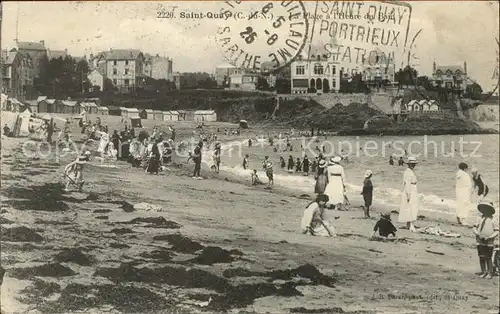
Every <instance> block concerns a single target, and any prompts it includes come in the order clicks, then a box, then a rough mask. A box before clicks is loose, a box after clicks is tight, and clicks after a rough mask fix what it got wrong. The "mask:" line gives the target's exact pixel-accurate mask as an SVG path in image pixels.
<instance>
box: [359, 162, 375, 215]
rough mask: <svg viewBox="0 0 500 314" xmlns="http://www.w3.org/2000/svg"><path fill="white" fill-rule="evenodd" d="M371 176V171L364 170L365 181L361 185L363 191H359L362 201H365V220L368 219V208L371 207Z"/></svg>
mask: <svg viewBox="0 0 500 314" xmlns="http://www.w3.org/2000/svg"><path fill="white" fill-rule="evenodd" d="M372 175H373V173H372V171H371V170H366V172H365V181H364V183H363V191H361V195H363V200H364V201H365V206H364V207H363V209H364V212H365V218H370V206H372V200H373V184H372V180H371V177H372Z"/></svg>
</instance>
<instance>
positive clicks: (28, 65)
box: [1, 49, 34, 101]
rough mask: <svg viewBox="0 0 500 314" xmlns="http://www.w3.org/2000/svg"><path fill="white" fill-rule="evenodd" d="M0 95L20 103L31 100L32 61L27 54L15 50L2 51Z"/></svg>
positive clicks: (32, 95) (32, 93) (32, 92)
mask: <svg viewBox="0 0 500 314" xmlns="http://www.w3.org/2000/svg"><path fill="white" fill-rule="evenodd" d="M1 62H2V64H1V65H2V93H4V94H7V95H8V96H9V97H12V98H16V99H18V100H21V101H25V100H28V99H32V98H33V97H34V90H33V79H34V77H33V61H32V59H31V57H30V55H29V54H26V53H22V52H19V51H17V50H15V49H13V50H11V51H7V50H4V51H2V56H1Z"/></svg>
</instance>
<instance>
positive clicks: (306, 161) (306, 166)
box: [302, 156, 309, 176]
mask: <svg viewBox="0 0 500 314" xmlns="http://www.w3.org/2000/svg"><path fill="white" fill-rule="evenodd" d="M302 171H303V172H304V175H306V176H309V158H308V157H307V156H304V160H303V161H302Z"/></svg>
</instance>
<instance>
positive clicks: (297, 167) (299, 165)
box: [295, 158, 302, 172]
mask: <svg viewBox="0 0 500 314" xmlns="http://www.w3.org/2000/svg"><path fill="white" fill-rule="evenodd" d="M301 171H302V162H301V161H300V158H297V162H296V163H295V172H301Z"/></svg>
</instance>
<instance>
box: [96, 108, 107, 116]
mask: <svg viewBox="0 0 500 314" xmlns="http://www.w3.org/2000/svg"><path fill="white" fill-rule="evenodd" d="M97 113H98V114H100V115H103V116H107V115H109V109H108V107H99V108H98V110H97Z"/></svg>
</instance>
